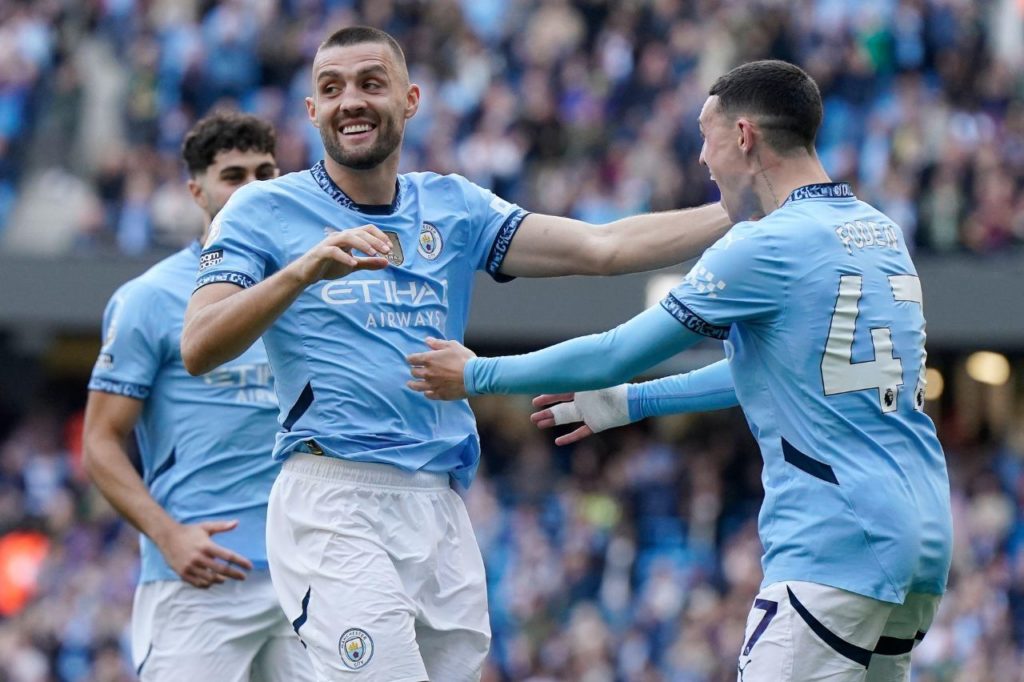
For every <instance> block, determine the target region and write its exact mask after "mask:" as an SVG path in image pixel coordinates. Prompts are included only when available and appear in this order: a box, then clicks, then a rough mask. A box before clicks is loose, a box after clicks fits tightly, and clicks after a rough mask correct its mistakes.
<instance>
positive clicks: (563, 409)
mask: <svg viewBox="0 0 1024 682" xmlns="http://www.w3.org/2000/svg"><path fill="white" fill-rule="evenodd" d="M627 396H628V393H627V386H626V384H619V385H618V386H611V387H609V388H602V389H600V390H597V391H581V392H579V393H558V394H555V395H539V396H537V397H536V398H534V399H533V406H534V407H540V408H546V409H542V410H540V411H538V412H534V413H533V414H531V415H530V421H532V422H533V423H534V424H536V425H537V428H539V429H549V428H551V427H552V426H560V425H562V424H572V423H575V422H583V426H581V427H579V428H578V429H576V430H575V431H572V432H571V433H567V434H565V435H564V436H559V437H558V438H556V439H555V445H569V444H570V443H575V442H577V441H581V440H583V439H584V438H587V437H588V436H592V435H594V434H595V433H599V432H601V431H605V430H607V429H612V428H615V427H617V426H623V425H625V424H628V423H629V422H630V420H629V400H628V397H627Z"/></svg>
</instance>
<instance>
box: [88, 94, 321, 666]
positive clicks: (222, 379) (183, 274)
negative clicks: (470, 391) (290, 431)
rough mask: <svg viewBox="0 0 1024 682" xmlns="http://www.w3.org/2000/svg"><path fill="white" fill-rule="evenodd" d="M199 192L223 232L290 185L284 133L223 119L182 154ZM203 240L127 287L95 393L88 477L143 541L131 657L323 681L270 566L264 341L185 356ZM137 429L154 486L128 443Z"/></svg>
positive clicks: (270, 410) (145, 662) (272, 467)
mask: <svg viewBox="0 0 1024 682" xmlns="http://www.w3.org/2000/svg"><path fill="white" fill-rule="evenodd" d="M182 155H183V156H184V159H185V163H186V165H187V166H188V171H189V175H190V176H191V179H190V180H189V182H188V187H189V190H190V191H191V193H192V196H193V198H194V199H195V201H196V203H197V204H198V205H199V207H200V208H201V209H202V210H203V214H204V215H205V217H206V221H205V226H204V230H203V236H202V239H205V238H206V232H207V231H208V229H209V225H210V221H211V220H212V219H213V217H214V216H215V215H217V213H218V212H219V211H220V209H221V207H223V206H224V203H225V202H226V201H227V199H228V197H229V196H231V194H232V193H233V192H235V190H237V189H238V188H240V187H242V186H244V185H247V184H249V183H251V182H253V181H254V180H267V179H269V178H273V177H276V176H277V174H278V171H277V163H276V161H275V160H274V131H273V129H272V128H271V127H270V125H268V124H267V123H265V122H263V121H262V120H260V119H258V118H255V117H252V116H244V115H238V114H224V113H222V114H213V115H211V116H209V117H207V118H204V119H203V120H201V121H199V122H198V123H197V124H196V125H195V127H194V128H193V129H192V130H191V131H190V132H189V133H188V135H187V136H186V138H185V143H184V146H183V149H182ZM200 243H201V242H200V241H196V242H193V243H192V244H191V245H189V246H188V247H186V248H184V249H182V250H181V251H179V252H178V253H176V254H174V255H173V256H170V257H169V258H167V259H165V260H163V261H161V262H160V263H157V264H156V265H154V266H153V267H152V268H150V269H149V270H148V271H147V272H146V273H144V274H143V275H141V276H140V277H138V278H136V279H133V280H132V281H130V282H128V283H127V284H125V285H123V286H122V287H121V288H120V289H118V290H117V292H116V293H115V294H114V296H113V297H112V298H111V300H110V303H109V304H108V306H107V310H106V313H105V315H104V320H103V324H104V329H105V330H106V332H105V338H104V343H103V348H102V350H101V351H100V356H99V359H98V360H97V361H96V366H95V368H94V369H93V374H92V379H91V381H90V382H89V399H88V404H87V406H86V416H85V465H86V468H87V470H88V472H89V475H90V476H91V477H92V479H93V481H94V482H95V483H96V486H97V487H98V488H99V489H100V491H101V492H102V493H103V495H104V496H105V497H106V498H107V499H108V500H110V503H111V504H112V505H114V507H115V508H116V509H117V510H118V511H119V512H121V514H122V515H123V516H124V517H125V518H126V519H127V520H128V521H129V522H130V523H131V524H132V525H134V526H135V527H136V528H137V529H138V530H139V531H141V533H142V537H141V554H142V571H141V575H140V584H139V586H138V589H137V590H136V593H135V603H134V607H133V609H132V656H133V658H134V663H135V666H136V668H137V670H138V674H139V675H140V676H141V678H142V679H143V680H146V681H150V680H152V681H154V682H159V681H162V680H168V681H171V680H173V681H179V680H188V679H193V680H218V682H220V681H228V682H230V681H234V680H237V681H239V682H242V681H243V680H245V681H247V680H249V679H250V675H252V679H261V680H266V681H268V682H269V681H273V680H279V681H281V682H285V681H291V680H300V681H301V680H312V679H313V676H312V669H311V666H310V663H309V658H308V656H306V654H305V652H304V651H303V650H302V647H301V646H300V645H299V642H298V641H297V640H296V639H295V635H294V633H293V632H292V628H291V624H290V623H289V622H288V620H287V619H286V618H285V616H284V613H283V612H282V611H281V607H280V605H279V604H278V602H277V597H276V595H275V594H274V590H273V586H272V585H271V582H270V576H269V572H268V569H267V559H266V547H265V544H266V542H265V533H266V516H267V499H268V497H269V495H270V487H271V485H272V484H273V482H274V478H275V477H276V476H277V473H278V471H279V469H280V465H279V464H278V463H276V462H274V461H273V459H272V458H271V456H270V453H271V449H272V445H273V438H274V433H275V432H276V431H277V401H276V400H275V397H274V393H273V379H272V377H271V374H270V367H269V364H268V363H267V356H266V351H265V350H264V348H263V344H262V343H261V342H259V341H257V342H256V343H255V344H253V345H252V347H247V348H246V349H245V351H244V352H243V353H242V354H241V355H240V357H239V358H238V359H237V360H236V361H234V362H232V363H230V364H228V365H225V366H224V367H223V368H221V369H220V370H218V371H216V372H211V373H209V374H206V375H205V376H202V377H198V378H196V377H192V376H189V374H188V373H187V372H186V371H185V368H184V366H183V365H182V362H181V355H180V353H179V350H178V347H179V337H180V335H181V328H182V318H183V317H184V314H185V305H186V303H187V302H188V297H189V294H190V293H191V291H192V287H193V283H194V281H195V271H196V267H197V266H199V267H202V264H201V263H200V258H199V252H200ZM132 429H134V430H135V434H136V437H137V439H138V445H139V451H140V454H141V459H142V475H141V476H140V475H139V473H138V472H137V471H136V469H135V468H134V467H133V465H132V463H131V461H130V460H129V457H128V454H127V453H126V450H125V441H126V440H127V438H128V436H129V434H130V433H131V431H132Z"/></svg>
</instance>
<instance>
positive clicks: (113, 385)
mask: <svg viewBox="0 0 1024 682" xmlns="http://www.w3.org/2000/svg"><path fill="white" fill-rule="evenodd" d="M149 389H150V387H149V386H146V385H145V384H135V383H132V382H131V381H118V380H117V379H104V378H103V377H93V378H92V379H90V380H89V390H90V391H100V392H101V393H113V394H114V395H123V396H124V397H126V398H135V399H136V400H145V399H146V398H148V397H149Z"/></svg>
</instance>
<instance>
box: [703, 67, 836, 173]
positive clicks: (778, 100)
mask: <svg viewBox="0 0 1024 682" xmlns="http://www.w3.org/2000/svg"><path fill="white" fill-rule="evenodd" d="M708 94H709V95H712V96H714V95H717V96H718V100H719V104H720V106H721V107H722V111H723V112H724V113H726V114H727V115H730V116H738V115H741V114H749V115H751V116H753V117H755V118H756V119H757V124H758V126H759V127H760V128H761V129H762V130H763V131H764V140H765V142H767V143H768V145H770V146H771V147H772V148H773V149H774V150H775V151H777V152H779V153H781V154H785V153H787V152H792V151H795V150H797V149H805V150H807V151H808V152H813V151H814V140H815V138H816V137H817V135H818V128H819V127H820V126H821V117H822V106H821V92H820V91H819V90H818V84H817V83H815V82H814V79H813V78H811V77H810V76H809V75H807V72H806V71H804V70H803V69H801V68H800V67H799V66H796V65H795V64H790V63H789V62H783V61H779V60H777V59H765V60H762V61H757V62H749V63H747V64H743V65H742V66H737V67H736V68H735V69H733V70H732V71H730V72H729V73H727V74H725V75H724V76H722V77H720V78H719V79H718V80H717V81H715V84H714V85H712V86H711V90H709V91H708Z"/></svg>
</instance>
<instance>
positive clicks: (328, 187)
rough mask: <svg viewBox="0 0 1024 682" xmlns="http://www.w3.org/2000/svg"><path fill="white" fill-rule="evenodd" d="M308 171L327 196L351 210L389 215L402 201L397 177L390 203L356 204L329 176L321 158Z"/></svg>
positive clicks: (400, 187) (400, 184)
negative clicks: (393, 196) (393, 195)
mask: <svg viewBox="0 0 1024 682" xmlns="http://www.w3.org/2000/svg"><path fill="white" fill-rule="evenodd" d="M309 172H310V173H311V174H312V175H313V179H314V180H316V184H318V185H320V189H322V190H323V191H324V192H326V193H327V195H328V196H329V197H331V198H332V199H334V200H335V201H337V202H338V203H339V204H341V205H342V206H344V207H345V208H348V209H351V210H353V211H358V212H359V213H366V214H369V215H391V214H392V213H394V212H395V211H397V210H398V205H399V204H401V203H402V183H401V182H399V181H398V179H397V178H396V179H395V198H394V199H393V200H392V201H391V203H390V204H357V203H356V202H354V201H352V198H351V197H349V195H347V194H345V191H344V190H342V189H341V188H340V187H338V185H337V183H335V182H334V180H333V179H331V176H330V175H329V174H328V173H327V167H326V166H324V162H323V161H322V160H321V161H317V162H316V165H314V166H313V167H312V168H310V169H309Z"/></svg>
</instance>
